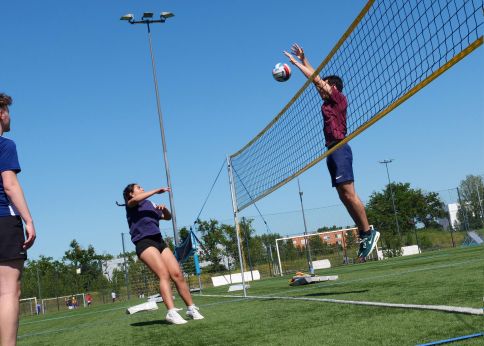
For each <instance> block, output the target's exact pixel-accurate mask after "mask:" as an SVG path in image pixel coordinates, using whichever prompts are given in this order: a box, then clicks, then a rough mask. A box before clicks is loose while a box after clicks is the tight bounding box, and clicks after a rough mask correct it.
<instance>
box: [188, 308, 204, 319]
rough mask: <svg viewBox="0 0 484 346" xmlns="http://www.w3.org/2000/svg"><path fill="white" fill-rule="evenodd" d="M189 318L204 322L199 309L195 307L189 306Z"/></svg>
mask: <svg viewBox="0 0 484 346" xmlns="http://www.w3.org/2000/svg"><path fill="white" fill-rule="evenodd" d="M187 316H188V317H191V318H193V319H194V320H203V319H204V317H203V316H202V314H201V313H200V312H198V307H196V306H195V305H192V306H189V307H188V310H187Z"/></svg>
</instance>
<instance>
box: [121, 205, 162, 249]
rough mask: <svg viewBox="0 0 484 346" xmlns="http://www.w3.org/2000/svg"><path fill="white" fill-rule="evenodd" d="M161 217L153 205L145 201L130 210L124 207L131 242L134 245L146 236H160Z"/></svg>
mask: <svg viewBox="0 0 484 346" xmlns="http://www.w3.org/2000/svg"><path fill="white" fill-rule="evenodd" d="M161 215H162V214H161V212H160V211H158V210H156V209H155V205H154V204H153V203H152V202H150V201H149V200H147V199H145V200H143V201H141V202H139V203H138V205H137V206H134V207H132V208H130V207H128V206H126V219H127V220H128V225H129V234H130V235H131V241H132V242H133V243H134V242H136V241H138V240H140V239H143V238H145V237H147V236H150V235H156V234H160V219H161Z"/></svg>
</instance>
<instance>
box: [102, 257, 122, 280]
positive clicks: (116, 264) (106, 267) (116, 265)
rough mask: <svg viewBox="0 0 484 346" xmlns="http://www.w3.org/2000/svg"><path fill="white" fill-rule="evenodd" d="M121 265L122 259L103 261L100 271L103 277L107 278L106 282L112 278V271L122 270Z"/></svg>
mask: <svg viewBox="0 0 484 346" xmlns="http://www.w3.org/2000/svg"><path fill="white" fill-rule="evenodd" d="M123 264H124V258H123V257H118V258H113V259H111V260H107V261H105V262H104V261H103V262H102V270H103V274H104V276H105V277H107V278H108V280H111V279H112V277H113V271H114V269H118V270H124V267H123Z"/></svg>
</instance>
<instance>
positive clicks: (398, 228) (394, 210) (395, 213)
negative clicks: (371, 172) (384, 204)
mask: <svg viewBox="0 0 484 346" xmlns="http://www.w3.org/2000/svg"><path fill="white" fill-rule="evenodd" d="M392 162H393V159H390V160H383V161H380V163H383V164H384V165H385V166H386V168H387V176H388V187H389V188H390V195H391V197H392V205H393V214H394V215H395V224H396V226H397V232H398V235H399V236H401V234H400V225H399V224H398V217H397V208H395V198H394V197H393V189H392V183H391V181H390V173H389V171H388V164H389V163H392ZM415 234H416V233H415Z"/></svg>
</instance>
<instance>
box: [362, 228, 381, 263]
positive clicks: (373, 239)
mask: <svg viewBox="0 0 484 346" xmlns="http://www.w3.org/2000/svg"><path fill="white" fill-rule="evenodd" d="M378 239H380V232H378V231H377V230H374V229H372V230H371V231H370V233H366V232H364V233H363V232H362V233H360V248H359V250H358V257H359V258H366V257H368V255H369V254H370V253H371V252H372V251H373V250H374V249H375V247H376V243H377V242H378Z"/></svg>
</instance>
